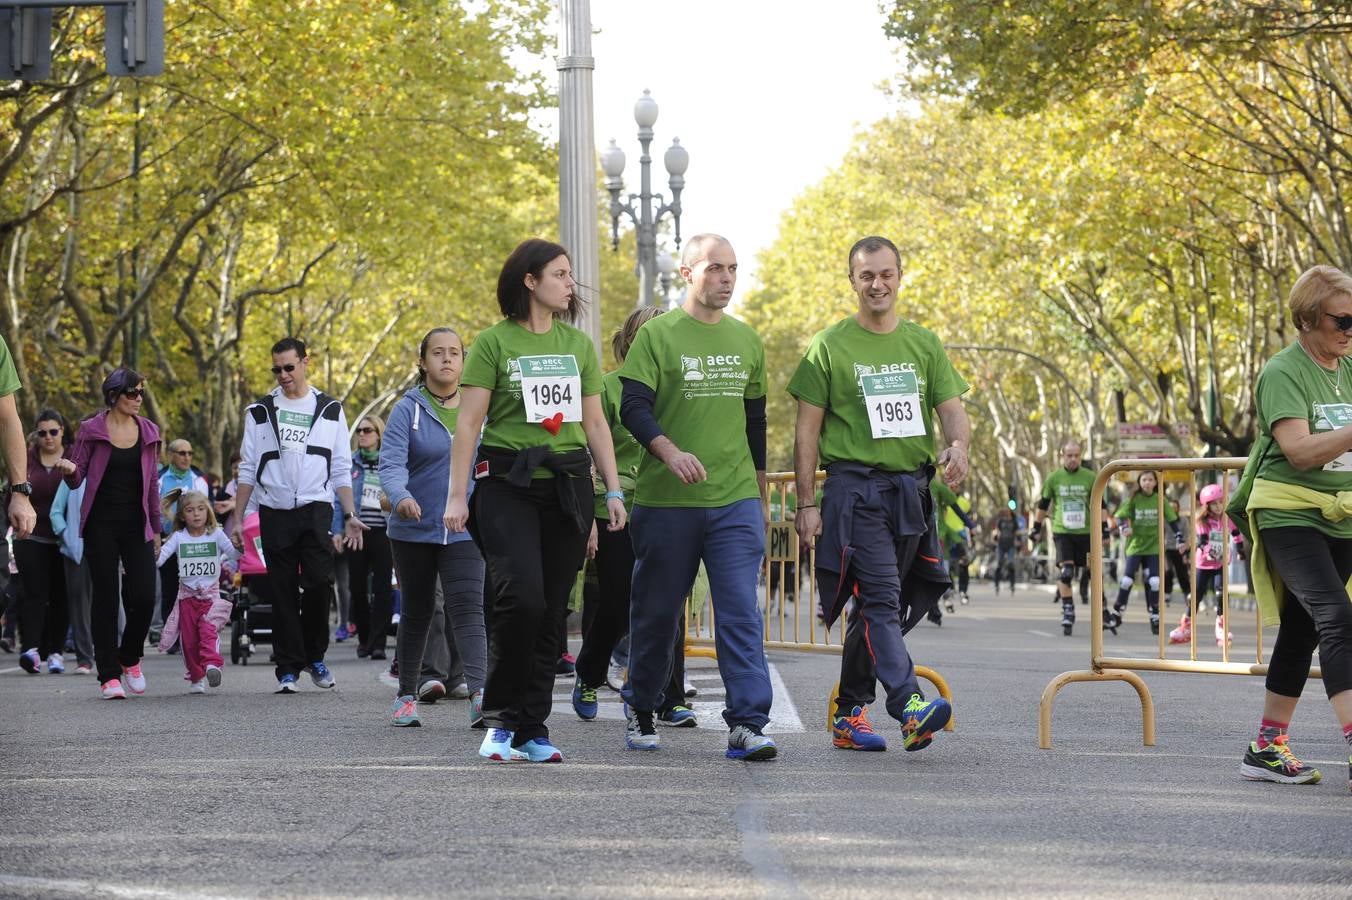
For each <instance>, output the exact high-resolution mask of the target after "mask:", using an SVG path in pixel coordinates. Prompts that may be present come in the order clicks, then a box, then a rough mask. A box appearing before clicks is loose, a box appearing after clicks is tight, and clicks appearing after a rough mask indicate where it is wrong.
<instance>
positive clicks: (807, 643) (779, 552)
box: [685, 471, 953, 731]
mask: <svg viewBox="0 0 1352 900" xmlns="http://www.w3.org/2000/svg"><path fill="white" fill-rule="evenodd" d="M825 480H826V473H825V472H821V471H819V472H817V482H816V483H817V486H818V487H820V486H821V483H822V482H823V481H825ZM766 482H767V487H768V491H767V496H766V499H765V503H764V507H765V519H766V525H765V558H764V560H763V561H762V563H761V575H762V578H763V580H764V587H765V603H764V605H763V607H762V610H761V615H762V618H763V623H764V626H765V649H766V650H797V651H806V652H809V653H833V654H836V655H837V656H838V655H840V652H841V644H842V642H843V640H844V630H843V629H844V618H843V617H842V618H841V619H840V620H838V621H837V624H836V627H835V628H827V627H826V626H825V625H824V624H823V623H822V622H821V621H820V619H819V618H818V617H817V597H818V590H817V568H816V557H817V551H816V548H813V547H800V545H799V541H798V532H797V531H796V530H794V526H793V511H792V510H790V509H789V503H790V502H791V498H793V497H794V475H793V473H792V472H773V473H770V474H767V475H766ZM804 568H806V569H807V572H806V573H804V572H803V571H802V570H803V569H804ZM804 574H806V579H804ZM804 580H806V583H807V590H806V591H804V589H803V583H804ZM714 619H715V614H714V602H713V600H712V598H710V599H709V601H708V602H701V598H698V597H691V598H690V599H688V600H687V602H686V612H685V625H686V631H685V634H686V638H685V655H686V657H699V658H704V659H717V658H718V657H717V653H716V652H715V650H714V628H715V621H714ZM915 674H916V677H917V678H921V679H924V680H925V681H928V682H929V683H930V684H932V685H934V689H935V690H936V691H938V692H939V695H940V696H941V697H943V698H944V699H945V700H948V701H949V702H950V703H951V702H952V700H953V693H952V691H951V690H950V689H949V686H948V682H947V681H945V680H944V679H943V677H942V676H940V675H939V673H938V672H935V671H934V670H933V669H931V668H929V667H928V666H922V665H917V666H916V667H915ZM839 689H840V685H839V683H837V684H836V685H835V687H833V688H832V690H831V695H830V698H829V701H828V704H827V710H826V728H827V730H828V731H830V730H831V717H832V709H833V708H834V705H835V699H836V695H837V693H838V692H839ZM944 730H945V731H952V730H953V722H952V721H951V720H950V721H949V723H948V725H946V726H945V728H944Z"/></svg>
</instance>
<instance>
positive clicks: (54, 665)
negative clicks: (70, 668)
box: [47, 653, 66, 675]
mask: <svg viewBox="0 0 1352 900" xmlns="http://www.w3.org/2000/svg"><path fill="white" fill-rule="evenodd" d="M47 674H49V675H64V674H66V658H65V657H64V656H62V655H61V654H60V653H53V654H52V655H51V656H49V657H47Z"/></svg>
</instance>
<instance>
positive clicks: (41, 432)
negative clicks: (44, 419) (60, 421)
mask: <svg viewBox="0 0 1352 900" xmlns="http://www.w3.org/2000/svg"><path fill="white" fill-rule="evenodd" d="M60 433H61V429H60V428H39V429H38V437H56V436H57V435H58V434H60Z"/></svg>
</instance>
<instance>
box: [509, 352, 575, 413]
mask: <svg viewBox="0 0 1352 900" xmlns="http://www.w3.org/2000/svg"><path fill="white" fill-rule="evenodd" d="M519 362H520V363H521V400H522V402H524V403H525V405H526V421H527V422H543V421H544V420H545V419H548V418H551V417H552V416H553V415H554V414H555V413H563V421H565V422H581V421H582V378H581V377H580V376H579V375H578V370H577V357H575V356H573V355H571V354H569V355H567V356H523V357H521V358H520V360H519Z"/></svg>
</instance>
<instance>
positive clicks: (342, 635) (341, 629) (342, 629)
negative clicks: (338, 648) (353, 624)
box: [333, 625, 347, 644]
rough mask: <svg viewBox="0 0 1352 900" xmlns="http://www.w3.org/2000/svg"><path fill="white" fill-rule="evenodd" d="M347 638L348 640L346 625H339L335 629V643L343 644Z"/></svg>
mask: <svg viewBox="0 0 1352 900" xmlns="http://www.w3.org/2000/svg"><path fill="white" fill-rule="evenodd" d="M345 640H347V626H346V625H339V626H338V627H337V628H335V629H333V642H334V643H335V644H341V643H342V642H343V641H345Z"/></svg>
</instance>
